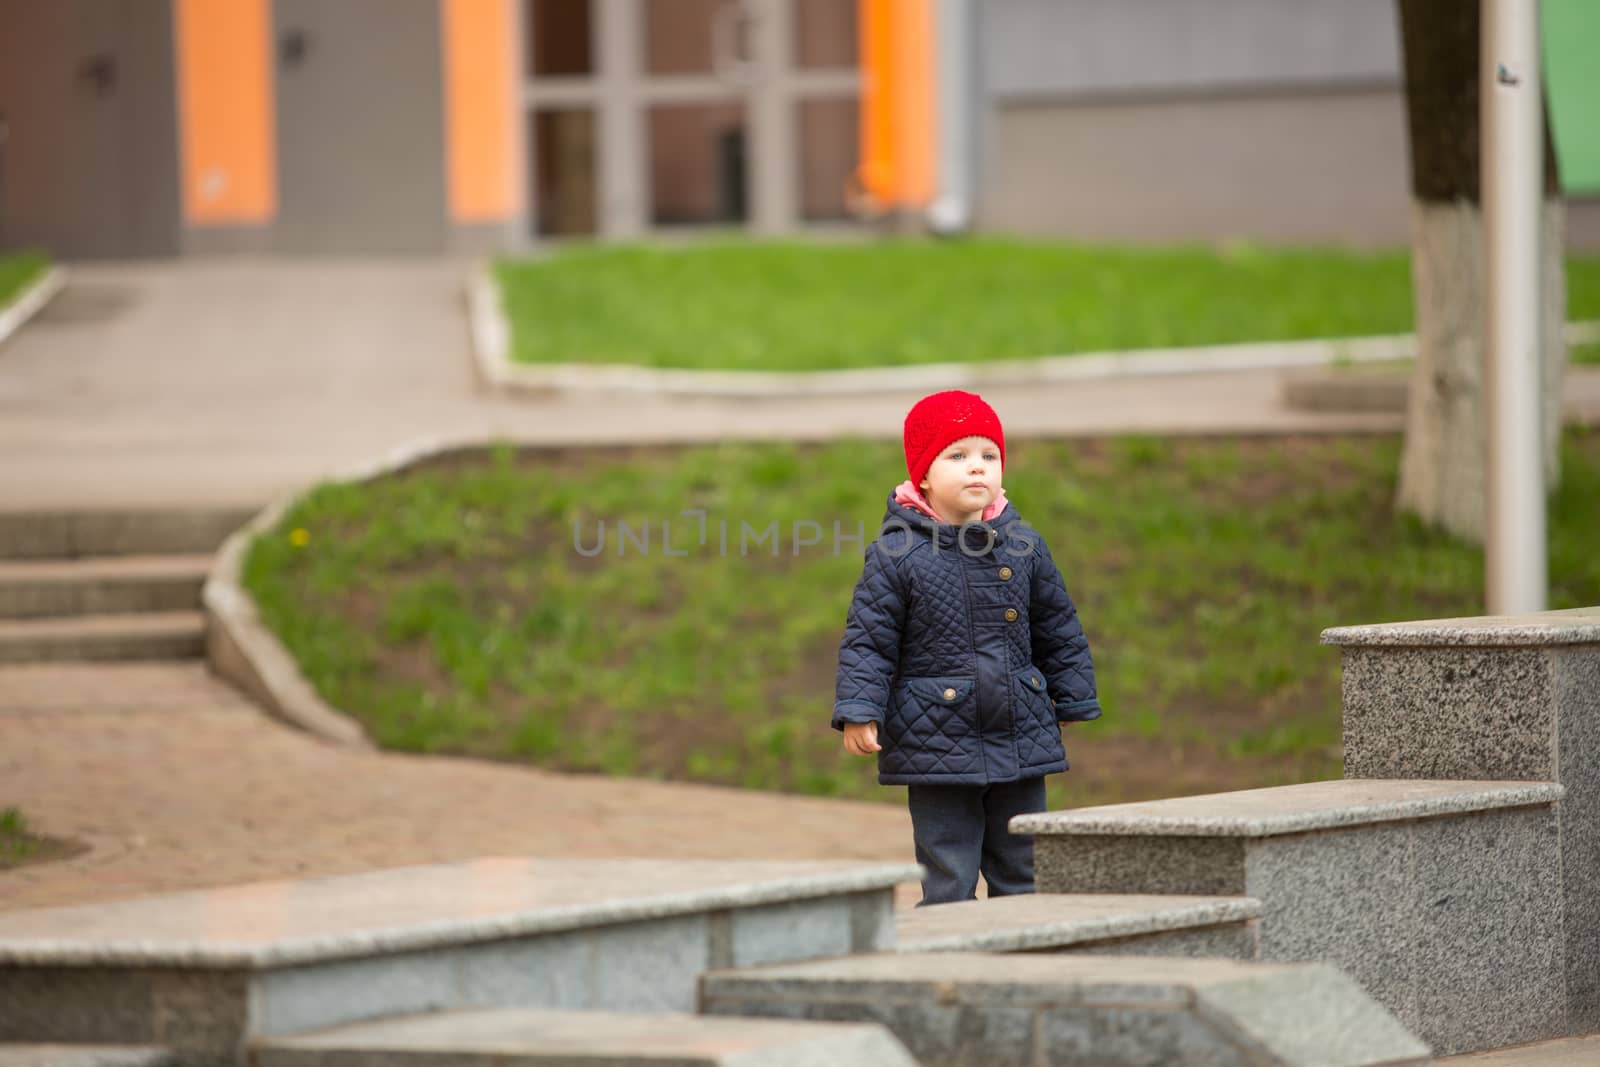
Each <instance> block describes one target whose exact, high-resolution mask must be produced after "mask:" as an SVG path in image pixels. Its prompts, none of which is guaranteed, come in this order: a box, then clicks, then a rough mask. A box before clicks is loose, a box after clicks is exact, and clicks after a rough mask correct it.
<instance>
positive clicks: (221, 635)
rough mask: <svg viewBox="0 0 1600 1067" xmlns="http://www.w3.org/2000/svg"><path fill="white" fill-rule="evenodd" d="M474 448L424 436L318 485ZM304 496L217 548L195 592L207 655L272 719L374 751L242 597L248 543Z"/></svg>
mask: <svg viewBox="0 0 1600 1067" xmlns="http://www.w3.org/2000/svg"><path fill="white" fill-rule="evenodd" d="M474 443H477V444H483V445H486V444H487V442H485V441H482V440H481V439H473V440H470V441H469V440H457V441H447V440H444V439H439V438H427V439H424V440H422V441H418V442H414V443H411V444H407V445H404V446H402V447H401V448H399V449H396V450H395V451H393V452H391V453H390V454H389V455H387V456H385V457H383V458H382V459H380V460H378V461H376V462H375V463H370V464H365V465H363V466H361V467H359V468H356V469H355V470H352V471H350V472H349V473H347V474H344V475H332V476H330V477H329V478H326V479H324V481H339V482H364V481H371V480H372V479H374V478H379V477H382V476H384V475H386V474H391V473H394V472H395V471H399V470H403V469H404V468H406V467H409V466H411V465H412V464H413V463H416V462H418V461H419V460H422V459H426V458H428V457H430V456H434V455H437V454H440V453H443V452H450V451H454V450H456V449H459V448H462V447H469V446H470V445H471V444H474ZM308 491H309V490H308V489H301V490H297V491H295V492H292V493H288V494H286V495H284V496H282V497H279V498H278V499H277V500H274V501H273V502H272V503H270V504H268V505H267V506H266V507H265V508H263V509H261V511H259V512H257V513H256V516H255V517H254V518H253V519H251V520H250V521H249V522H248V523H246V524H245V525H244V526H241V527H240V528H239V529H237V530H235V531H234V532H233V533H232V534H231V535H230V536H229V537H228V539H227V540H226V541H224V542H223V544H222V547H221V548H220V549H218V550H217V557H216V562H215V563H214V564H213V566H212V568H211V573H210V574H209V575H208V576H207V578H206V582H205V585H204V586H203V587H202V588H201V590H200V602H201V606H202V610H203V611H204V612H205V616H206V658H207V659H208V660H209V661H210V663H211V667H212V669H213V670H214V671H216V672H217V674H219V675H221V676H222V677H223V678H226V679H227V680H228V681H230V682H232V683H233V684H234V685H236V686H238V687H239V688H240V689H242V690H243V691H244V692H246V693H248V694H249V695H250V696H251V698H252V699H254V700H255V701H256V702H257V703H258V704H260V705H261V707H263V708H264V709H266V711H267V712H269V713H270V714H272V715H274V716H275V717H277V718H279V719H282V720H284V721H285V722H287V723H289V724H290V725H292V726H297V727H299V728H300V729H302V730H305V731H307V732H308V733H311V734H313V735H315V736H317V737H320V738H322V739H323V740H325V741H331V742H334V743H336V744H341V745H348V746H351V747H355V748H365V749H372V748H375V747H376V746H375V745H374V744H373V743H372V739H371V738H370V737H368V736H367V732H366V730H365V729H363V728H362V726H361V724H360V723H358V722H357V721H356V720H355V719H353V718H351V717H350V716H348V715H346V714H345V713H344V712H342V711H340V710H339V709H337V708H335V707H333V706H332V705H330V704H329V703H328V702H327V701H325V700H323V699H322V697H320V696H319V695H318V694H317V691H316V688H315V687H314V686H313V685H312V684H311V682H310V680H309V679H307V678H306V676H305V675H304V674H302V673H301V672H300V666H299V664H297V663H296V662H295V660H294V657H293V656H292V655H290V654H289V650H288V649H286V648H284V647H283V643H282V642H280V641H279V640H278V638H277V635H276V634H274V633H273V632H272V631H271V630H270V629H269V628H268V627H267V626H266V624H265V623H263V622H262V621H261V615H260V612H259V611H258V610H257V608H256V603H255V601H254V600H253V599H252V598H251V596H250V594H249V593H247V592H245V590H244V586H243V585H242V584H241V580H240V579H241V575H242V573H243V569H244V557H245V553H246V552H247V551H248V550H249V547H250V542H251V541H252V540H253V539H254V538H255V536H256V535H257V534H259V533H265V532H266V531H268V530H270V529H272V527H274V526H275V525H277V523H278V521H279V520H280V519H282V518H283V516H284V515H285V514H286V513H287V512H288V511H289V510H290V508H292V507H293V506H294V505H295V504H296V503H297V502H298V501H299V500H300V498H301V497H302V496H303V495H304V494H305V493H306V492H308Z"/></svg>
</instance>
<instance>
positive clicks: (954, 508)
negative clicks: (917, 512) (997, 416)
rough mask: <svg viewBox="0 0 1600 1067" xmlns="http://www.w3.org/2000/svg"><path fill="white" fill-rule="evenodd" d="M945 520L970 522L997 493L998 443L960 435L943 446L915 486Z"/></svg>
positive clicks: (980, 515) (981, 515) (980, 513)
mask: <svg viewBox="0 0 1600 1067" xmlns="http://www.w3.org/2000/svg"><path fill="white" fill-rule="evenodd" d="M919 488H920V489H921V490H922V493H923V495H924V496H926V497H927V498H928V503H930V504H932V505H933V510H935V511H937V512H938V513H939V514H940V515H941V516H943V517H944V518H945V519H946V520H948V521H950V522H955V523H961V522H973V521H976V520H977V519H980V518H982V517H983V509H984V508H986V507H988V506H989V504H990V503H992V502H993V501H994V499H995V497H997V496H999V495H1000V446H999V445H997V444H995V443H994V442H993V441H991V440H989V439H988V438H987V437H963V438H961V440H959V441H952V442H951V443H950V444H948V445H946V446H945V449H944V451H943V452H940V453H939V455H938V457H937V458H936V459H935V460H934V461H933V463H931V464H930V465H929V466H928V473H927V475H926V476H925V477H924V478H923V479H922V483H921V485H920V486H919Z"/></svg>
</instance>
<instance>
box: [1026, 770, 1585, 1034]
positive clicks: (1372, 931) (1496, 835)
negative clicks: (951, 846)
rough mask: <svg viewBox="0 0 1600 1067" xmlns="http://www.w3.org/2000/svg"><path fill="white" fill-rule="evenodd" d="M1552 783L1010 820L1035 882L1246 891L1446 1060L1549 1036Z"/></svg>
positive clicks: (1164, 805) (1369, 786)
mask: <svg viewBox="0 0 1600 1067" xmlns="http://www.w3.org/2000/svg"><path fill="white" fill-rule="evenodd" d="M1562 795H1563V789H1562V787H1561V786H1560V785H1557V784H1555V783H1550V782H1509V781H1429V780H1422V779H1405V780H1397V779H1343V780H1337V781H1323V782H1308V783H1304V784H1301V785H1292V786H1278V787H1274V788H1270V789H1251V790H1243V791H1239V792H1233V793H1218V794H1212V795H1208V796H1189V797H1176V798H1172V799H1168V800H1157V801H1149V802H1144V803H1137V804H1116V805H1109V806H1105V807H1095V808H1080V809H1076V810H1072V811H1060V812H1046V813H1041V814H1034V815H1023V816H1018V817H1017V818H1015V819H1013V820H1012V822H1011V829H1012V830H1013V831H1014V832H1017V833H1027V834H1032V835H1033V836H1034V863H1035V872H1036V877H1037V881H1038V887H1039V890H1040V891H1041V892H1046V893H1175V894H1214V895H1234V896H1249V897H1253V898H1255V899H1257V900H1259V901H1260V902H1261V905H1262V909H1263V910H1262V913H1261V920H1260V921H1261V927H1260V946H1261V958H1262V959H1263V960H1319V959H1320V960H1329V961H1331V962H1333V963H1335V964H1337V965H1339V966H1340V967H1342V968H1343V969H1344V970H1345V971H1346V972H1348V973H1349V974H1350V976H1351V977H1353V978H1354V979H1355V980H1356V981H1358V982H1360V983H1361V985H1362V986H1363V987H1364V988H1366V989H1367V990H1368V991H1369V992H1371V993H1372V995H1373V996H1374V997H1375V998H1377V1000H1378V1001H1379V1002H1380V1003H1382V1004H1384V1005H1386V1006H1387V1007H1388V1008H1389V1009H1390V1010H1392V1011H1393V1012H1394V1013H1395V1015H1396V1016H1397V1017H1398V1018H1399V1019H1400V1020H1401V1022H1403V1023H1404V1024H1406V1025H1407V1026H1408V1027H1409V1028H1411V1029H1412V1030H1413V1031H1414V1032H1416V1033H1417V1034H1418V1036H1420V1037H1421V1038H1422V1039H1423V1040H1424V1041H1427V1042H1428V1043H1429V1044H1430V1045H1432V1046H1433V1048H1434V1051H1435V1052H1437V1053H1439V1054H1441V1055H1444V1054H1451V1053H1458V1052H1470V1051H1477V1050H1482V1049H1488V1048H1497V1047H1501V1046H1505V1045H1513V1044H1517V1043H1519V1042H1527V1041H1536V1040H1543V1039H1547V1038H1553V1037H1558V1036H1565V1035H1566V1034H1568V1033H1570V1032H1571V1031H1570V1030H1569V1029H1568V1027H1567V1021H1566V1006H1565V996H1564V993H1563V994H1561V995H1552V993H1551V991H1552V990H1557V991H1560V990H1564V988H1565V973H1564V971H1565V956H1564V953H1565V949H1564V936H1563V920H1562V886H1561V856H1560V841H1559V835H1558V832H1557V824H1556V804H1557V801H1558V800H1559V799H1560V797H1561V796H1562Z"/></svg>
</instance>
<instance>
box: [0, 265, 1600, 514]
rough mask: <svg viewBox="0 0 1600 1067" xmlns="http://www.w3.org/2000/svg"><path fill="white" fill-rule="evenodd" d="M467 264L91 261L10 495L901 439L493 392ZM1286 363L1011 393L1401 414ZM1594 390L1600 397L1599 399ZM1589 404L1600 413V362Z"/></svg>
mask: <svg viewBox="0 0 1600 1067" xmlns="http://www.w3.org/2000/svg"><path fill="white" fill-rule="evenodd" d="M467 267H468V264H467V263H466V262H464V261H455V260H428V259H416V260H381V261H375V260H305V261H295V260H270V259H268V260H255V259H220V260H213V259H205V260H189V261H161V262H151V263H125V264H115V265H99V264H96V265H81V266H77V267H74V268H73V279H72V281H71V282H70V283H69V285H68V287H67V289H66V290H65V291H64V292H62V293H61V294H60V295H59V296H58V297H57V298H56V300H55V301H54V302H53V303H52V304H51V305H49V306H48V307H47V308H46V309H45V310H44V311H43V312H42V313H41V314H40V315H39V316H38V317H37V318H35V319H34V320H33V321H32V322H30V323H29V324H28V325H27V326H25V327H24V328H23V329H22V331H21V332H19V333H18V334H17V335H15V336H14V337H12V338H11V339H10V340H9V341H7V342H6V343H4V344H3V345H0V485H3V486H4V487H5V492H4V501H3V503H0V506H3V507H7V508H20V507H32V506H73V505H79V504H85V503H94V504H102V505H120V504H142V503H225V504H246V505H254V504H259V503H264V502H266V501H267V500H268V499H270V498H272V497H273V496H275V495H277V494H279V493H284V492H290V491H293V490H295V489H297V488H299V487H302V486H304V485H305V484H307V483H308V482H310V481H312V480H314V479H315V478H317V477H320V476H322V475H325V474H335V473H338V472H341V471H345V470H349V469H351V468H353V467H360V466H363V465H365V464H367V463H370V462H371V461H373V460H374V459H376V458H377V457H380V456H382V455H384V454H386V453H388V452H389V451H391V450H393V449H396V448H400V447H403V446H406V445H408V444H411V443H413V442H416V441H420V440H425V439H428V438H430V437H436V436H445V437H455V436H462V435H468V436H473V435H489V434H501V433H504V434H511V435H515V436H517V437H519V438H523V439H527V440H538V441H580V442H582V441H600V440H692V439H713V438H726V437H768V436H779V437H802V438H804V437H831V436H834V435H837V434H841V433H859V434H863V435H875V436H887V437H897V436H898V434H899V432H900V420H901V419H902V418H903V416H904V413H905V410H906V408H907V407H909V405H910V404H911V403H912V402H913V401H914V400H915V399H916V395H917V394H915V393H906V394H894V393H891V394H884V395H879V396H872V397H860V398H851V397H842V398H837V399H829V400H826V401H824V402H818V401H815V400H810V399H797V400H792V401H790V400H770V401H750V400H683V399H671V398H657V397H641V396H638V395H633V394H609V395H608V394H589V395H581V396H580V395H569V396H565V397H561V398H559V399H550V400H510V399H506V398H503V397H498V396H493V395H488V394H486V393H484V392H483V391H481V390H480V388H479V386H478V383H477V379H476V373H475V371H474V369H473V366H472V362H471V360H470V359H469V357H468V337H467V327H466V316H465V305H464V298H463V296H462V281H463V279H464V277H465V275H466V271H467ZM1279 381H1280V372H1275V371H1266V372H1262V371H1246V372H1231V373H1213V374H1195V375H1180V376H1165V377H1159V378H1156V377H1145V378H1125V379H1120V380H1113V381H1104V382H1092V383H1090V382H1079V383H1069V384H1061V385H1055V386H1004V387H1001V386H997V387H992V388H987V389H984V393H985V395H986V396H987V397H988V398H989V399H990V400H991V402H993V403H994V404H995V405H996V407H998V408H999V410H1001V411H1002V412H1004V413H1005V417H1006V428H1007V430H1008V431H1009V432H1010V433H1011V434H1012V435H1014V436H1016V437H1024V436H1028V435H1030V434H1060V433H1073V434H1100V433H1116V432H1127V431H1160V432H1235V431H1239V432H1276V431H1302V430H1304V431H1317V430H1329V429H1356V430H1359V429H1378V428H1386V429H1392V428H1397V426H1398V423H1397V420H1396V419H1395V417H1394V416H1388V415H1379V416H1372V415H1357V416H1350V415H1327V414H1309V413H1305V412H1297V411H1292V410H1289V409H1287V408H1285V407H1284V406H1283V404H1282V403H1281V401H1280V399H1279V395H1278V394H1279ZM1591 394H1592V395H1591ZM1584 403H1585V404H1586V405H1587V406H1588V407H1589V409H1590V410H1592V411H1594V412H1596V413H1600V376H1597V380H1596V381H1595V382H1594V383H1593V386H1592V387H1591V388H1589V389H1588V390H1587V392H1586V394H1585V397H1584Z"/></svg>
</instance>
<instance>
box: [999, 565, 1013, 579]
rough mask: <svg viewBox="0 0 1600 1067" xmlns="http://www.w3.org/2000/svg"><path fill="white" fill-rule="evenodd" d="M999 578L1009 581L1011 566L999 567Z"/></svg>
mask: <svg viewBox="0 0 1600 1067" xmlns="http://www.w3.org/2000/svg"><path fill="white" fill-rule="evenodd" d="M1000 580H1001V581H1002V582H1009V581H1010V580H1011V568H1010V567H1001V568H1000Z"/></svg>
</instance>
